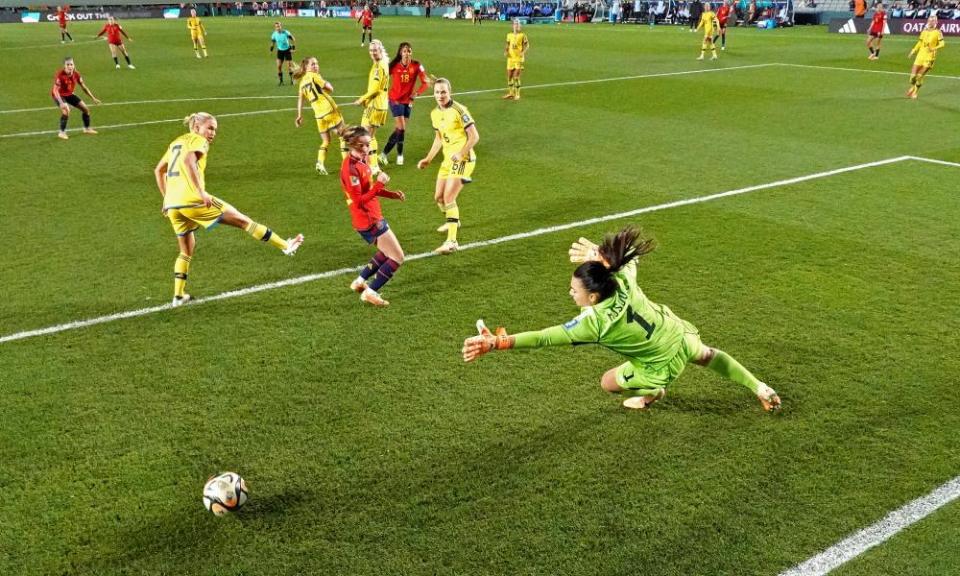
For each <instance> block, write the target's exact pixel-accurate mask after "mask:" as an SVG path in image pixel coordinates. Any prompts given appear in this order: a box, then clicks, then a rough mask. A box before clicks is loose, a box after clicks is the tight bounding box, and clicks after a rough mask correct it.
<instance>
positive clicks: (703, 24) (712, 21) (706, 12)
mask: <svg viewBox="0 0 960 576" xmlns="http://www.w3.org/2000/svg"><path fill="white" fill-rule="evenodd" d="M701 28H703V42H702V43H701V44H700V56H699V57H698V58H697V60H703V54H704V52H706V51H707V48H709V49H710V51H711V52H712V55H711V56H710V59H711V60H716V59H717V45H716V44H715V43H714V41H713V37H714V35H715V34H716V31H717V30H719V29H720V23H719V22H718V21H717V15H716V14H715V13H714V12H713V9H712V8H711V7H710V4H709V3H704V4H703V14H701V15H700V22H699V23H698V24H697V30H699V29H701Z"/></svg>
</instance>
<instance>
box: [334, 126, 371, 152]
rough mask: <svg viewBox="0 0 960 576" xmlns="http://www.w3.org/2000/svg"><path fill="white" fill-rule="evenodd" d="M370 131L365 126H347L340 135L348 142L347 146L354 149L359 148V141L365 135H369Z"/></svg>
mask: <svg viewBox="0 0 960 576" xmlns="http://www.w3.org/2000/svg"><path fill="white" fill-rule="evenodd" d="M369 135H370V131H369V130H367V129H366V128H364V127H363V126H347V127H346V128H344V130H343V135H342V136H340V137H341V138H343V141H344V142H346V144H347V146H349V147H350V148H352V149H356V148H357V141H358V140H360V139H361V138H363V137H364V136H369Z"/></svg>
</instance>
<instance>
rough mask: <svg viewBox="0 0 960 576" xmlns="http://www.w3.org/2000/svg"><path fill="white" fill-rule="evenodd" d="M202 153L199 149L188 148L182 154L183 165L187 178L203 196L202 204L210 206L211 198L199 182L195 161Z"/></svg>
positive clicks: (198, 169)
mask: <svg viewBox="0 0 960 576" xmlns="http://www.w3.org/2000/svg"><path fill="white" fill-rule="evenodd" d="M202 155H203V152H200V151H199V150H189V151H187V152H186V153H185V154H184V155H183V167H184V170H185V171H186V173H187V180H189V182H190V184H191V185H192V186H193V187H194V189H196V190H198V191H199V192H200V197H201V198H203V205H204V206H206V207H207V208H209V207H210V204H212V203H213V200H212V199H211V198H210V195H209V194H207V191H206V190H204V189H203V186H202V185H201V184H200V167H199V166H198V165H197V161H198V160H199V159H200V156H202Z"/></svg>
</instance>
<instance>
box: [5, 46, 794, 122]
mask: <svg viewBox="0 0 960 576" xmlns="http://www.w3.org/2000/svg"><path fill="white" fill-rule="evenodd" d="M767 66H778V64H749V65H745V66H730V67H727V68H708V69H705V70H683V71H680V72H661V73H656V74H640V75H637V76H617V77H614V78H595V79H593V80H574V81H571V82H553V83H550V84H531V85H529V86H524V90H531V89H536V88H554V87H557V86H578V85H582V84H598V83H601V82H622V81H625V80H641V79H644V78H663V77H667V76H683V75H688V74H706V73H709V72H725V71H732V70H746V69H749V68H764V67H767ZM501 91H503V88H485V89H483V90H467V91H464V92H456V93H454V96H463V95H472V94H485V93H488V92H501ZM341 98H352V96H341ZM419 98H433V96H432V95H422V96H418V99H419ZM197 100H198V101H199V100H210V99H209V98H202V99H197ZM184 101H187V102H189V101H190V100H188V99H184ZM352 105H353V104H352V103H351V104H341V105H340V106H341V107H342V106H352ZM31 110H32V109H31ZM42 110H55V108H54V107H53V106H52V105H51V106H48V107H46V108H42ZM288 110H290V109H289V108H276V109H274V110H258V111H254V112H234V113H232V114H217V117H221V116H246V115H250V114H267V113H269V112H284V111H288ZM180 121H182V118H171V119H168V120H148V121H146V122H131V123H129V124H112V125H107V126H95V128H96V129H98V130H101V129H108V128H130V127H133V126H147V125H151V124H164V123H167V122H180ZM78 130H80V129H79V128H73V129H70V130H68V132H76V131H78ZM57 132H58V130H38V131H35V132H16V133H13V134H0V138H21V137H24V136H42V135H45V134H56V133H57Z"/></svg>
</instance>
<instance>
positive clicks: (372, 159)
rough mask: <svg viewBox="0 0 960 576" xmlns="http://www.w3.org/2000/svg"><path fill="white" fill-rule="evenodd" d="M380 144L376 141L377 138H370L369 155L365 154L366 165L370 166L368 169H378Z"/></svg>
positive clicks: (374, 170)
mask: <svg viewBox="0 0 960 576" xmlns="http://www.w3.org/2000/svg"><path fill="white" fill-rule="evenodd" d="M379 152H380V146H379V145H378V143H377V138H376V136H374V137H373V138H371V139H370V155H369V156H367V165H368V166H370V169H371V170H373V172H374V173H376V172H377V171H378V170H380V156H379Z"/></svg>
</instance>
